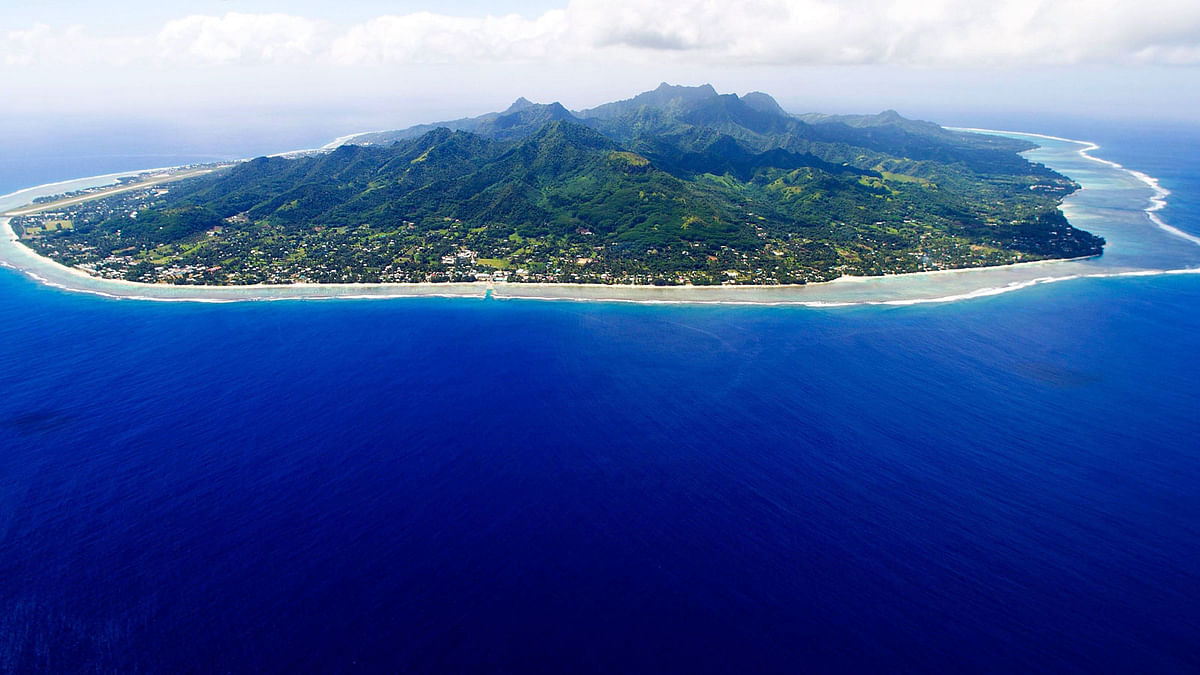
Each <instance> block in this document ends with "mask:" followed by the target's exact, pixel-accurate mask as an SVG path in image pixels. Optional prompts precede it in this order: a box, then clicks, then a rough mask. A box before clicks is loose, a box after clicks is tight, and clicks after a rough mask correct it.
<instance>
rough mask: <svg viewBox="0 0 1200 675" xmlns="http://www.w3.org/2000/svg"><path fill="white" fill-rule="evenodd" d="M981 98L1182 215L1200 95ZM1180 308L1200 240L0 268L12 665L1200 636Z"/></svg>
mask: <svg viewBox="0 0 1200 675" xmlns="http://www.w3.org/2000/svg"><path fill="white" fill-rule="evenodd" d="M989 125H990V126H1001V125H999V124H996V123H995V122H993V121H989ZM1002 128H1004V127H1002ZM1007 128H1015V129H1020V130H1026V131H1036V132H1041V133H1048V134H1054V135H1061V136H1066V137H1070V138H1083V139H1087V140H1091V141H1095V142H1097V143H1099V144H1100V145H1101V149H1100V150H1097V151H1095V153H1094V154H1095V155H1096V156H1099V157H1103V158H1105V159H1109V160H1115V161H1117V162H1120V163H1121V164H1123V165H1125V166H1126V167H1129V168H1132V169H1136V170H1140V171H1143V172H1145V173H1146V174H1148V175H1150V176H1153V177H1155V178H1157V179H1158V180H1159V181H1160V183H1161V185H1162V186H1163V187H1164V188H1166V189H1168V190H1170V192H1171V194H1170V196H1169V197H1167V200H1168V201H1167V206H1166V207H1165V208H1164V209H1162V210H1161V211H1159V212H1158V213H1159V215H1160V216H1161V217H1162V218H1163V219H1164V220H1165V221H1166V222H1168V223H1170V224H1171V225H1172V226H1174V227H1177V228H1179V229H1180V230H1182V231H1184V232H1190V233H1192V234H1200V128H1172V129H1165V128H1146V127H1144V126H1137V127H1134V126H1131V125H1126V126H1123V125H1120V124H1115V123H1096V122H1085V121H1080V122H1077V123H1070V122H1064V121H1062V120H1059V121H1057V122H1056V123H1055V125H1053V126H1052V127H1051V128H1039V127H1038V126H1037V125H1036V120H1021V121H1015V122H1014V124H1013V125H1008V127H1007ZM107 135H108V134H107V133H106V136H107ZM127 138H128V140H129V142H128V143H127V144H125V145H123V146H122V147H121V148H120V153H117V151H116V150H115V149H114V151H113V152H112V155H111V156H107V158H106V155H104V154H103V153H99V154H98V155H97V156H94V157H91V158H90V159H88V160H87V162H88V163H87V165H86V168H82V167H81V166H80V165H78V164H76V163H75V162H73V161H72V160H71V158H70V157H69V156H66V155H62V156H53V153H47V154H46V155H37V154H36V151H37V148H36V147H31V146H30V144H29V143H27V142H25V144H24V145H21V146H20V148H22V149H21V150H20V151H19V152H18V151H15V150H14V147H16V146H13V147H4V144H5V143H15V141H0V163H2V165H0V194H3V193H7V192H11V191H13V190H16V189H19V188H22V187H27V186H30V185H34V184H38V183H42V182H47V181H52V180H65V179H69V178H75V177H80V176H84V175H91V174H98V173H104V172H107V171H120V170H128V169H131V168H137V166H138V165H130V163H131V162H133V161H135V160H131V159H130V156H137V160H139V161H140V160H141V159H144V158H145V157H148V156H161V155H171V154H172V148H171V145H170V138H169V137H167V136H163V137H161V138H160V137H157V136H145V135H137V134H135V133H134V131H133V130H130V131H129V136H128V137H127ZM79 143H80V145H85V146H86V145H87V143H86V139H83V140H80V141H79ZM116 146H117V144H113V147H114V148H116ZM88 147H92V146H88ZM95 147H104V146H103V144H100V143H97V145H96V146H95ZM247 149H249V150H251V152H250V153H247V154H252V153H253V152H256V151H258V150H257V149H256V148H249V147H247ZM277 149H279V150H285V149H287V148H286V147H282V148H277ZM235 151H236V148H234V149H232V150H230V151H229V154H230V155H231V156H238V153H236V152H235ZM118 154H119V155H120V156H117V155H118ZM197 154H199V153H198V152H197ZM175 156H177V155H175ZM54 157H57V158H54ZM24 163H27V165H28V166H37V167H40V168H38V169H37V174H36V176H34V175H32V174H30V175H26V174H24V173H23V172H22V168H21V167H22V166H25V165H26V164H24ZM171 163H176V162H173V161H171V162H163V163H162V164H171ZM149 164H150V165H157V164H160V163H157V162H150V163H149ZM145 165H146V162H141V164H140V166H145ZM1146 192H1148V191H1146ZM1110 194H1111V195H1118V193H1116V192H1114V193H1110ZM1121 194H1123V193H1121ZM1111 198H1112V199H1116V197H1111ZM1131 198H1134V199H1135V201H1136V200H1142V201H1144V200H1145V194H1142V195H1135V196H1133V197H1131ZM1142 207H1143V204H1142V203H1141V202H1137V203H1133V204H1129V205H1124V206H1122V207H1121V208H1122V209H1124V210H1125V211H1134V212H1136V211H1139V210H1140V209H1141V208H1142ZM1113 208H1116V206H1114V207H1113ZM1150 231H1151V230H1149V229H1148V230H1147V232H1150ZM1148 236H1149V235H1148ZM1175 240H1176V241H1175V242H1174V244H1175V245H1178V246H1179V247H1187V246H1194V244H1191V243H1189V242H1188V241H1186V240H1184V239H1182V238H1180V237H1175ZM1163 246H1169V244H1163ZM1198 248H1200V247H1198ZM1121 250H1125V251H1128V250H1129V249H1128V248H1125V249H1121V248H1120V247H1118V251H1117V253H1120V251H1121ZM1180 250H1181V251H1184V250H1186V249H1185V248H1181V249H1180ZM1117 253H1114V255H1117ZM1158 253H1161V251H1159V252H1156V253H1155V255H1158ZM1164 255H1165V254H1164ZM1198 310H1200V276H1198V275H1193V274H1185V275H1162V276H1145V277H1116V278H1080V279H1073V280H1069V281H1063V282H1060V283H1052V284H1040V285H1034V286H1031V287H1028V288H1022V289H1021V290H1018V291H1014V292H1009V293H1004V294H1001V295H993V296H988V297H977V298H973V299H969V300H964V301H960V302H948V303H940V304H921V305H911V306H855V307H837V308H807V307H764V306H759V307H753V306H687V305H637V304H627V303H578V302H543V301H535V300H497V299H493V298H488V299H479V298H459V299H442V298H401V299H390V300H380V299H372V300H347V299H338V300H323V301H316V300H314V301H293V302H240V303H230V304H201V303H190V302H184V303H163V302H148V301H137V300H117V299H111V298H105V297H98V296H95V295H88V294H80V293H72V292H67V291H64V290H60V289H56V288H52V287H49V286H46V285H43V284H40V283H38V282H36V281H35V280H33V279H31V278H30V277H29V276H27V275H25V274H22V273H19V272H17V271H14V270H9V269H0V672H4V673H9V672H14V673H24V672H37V673H43V672H45V673H187V672H194V673H262V672H289V673H291V672H397V671H404V672H429V671H452V672H454V671H464V670H483V671H491V672H531V671H541V672H689V673H696V672H764V673H766V672H779V673H794V672H805V671H887V672H894V671H916V672H929V671H973V672H989V671H990V672H1014V671H1016V672H1025V671H1031V670H1032V671H1055V672H1122V671H1124V672H1130V671H1137V672H1179V673H1188V672H1197V670H1200V641H1198V639H1197V636H1198V635H1200V487H1198V486H1200V393H1198V390H1197V387H1198V386H1200V311H1198Z"/></svg>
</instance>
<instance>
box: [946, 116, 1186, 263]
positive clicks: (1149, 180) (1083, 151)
mask: <svg viewBox="0 0 1200 675" xmlns="http://www.w3.org/2000/svg"><path fill="white" fill-rule="evenodd" d="M947 128H948V129H953V130H955V131H972V132H976V133H987V134H1012V135H1016V136H1032V137H1033V138H1045V139H1047V140H1051V141H1061V142H1064V143H1076V144H1078V145H1082V146H1084V147H1082V148H1080V150H1079V156H1080V157H1083V158H1084V159H1090V160H1091V161H1093V162H1099V163H1101V164H1104V165H1105V166H1108V167H1111V168H1113V169H1117V170H1119V171H1124V172H1125V173H1127V174H1129V175H1131V176H1133V177H1134V178H1136V179H1138V180H1139V181H1141V182H1143V183H1145V184H1146V185H1147V186H1149V187H1150V189H1151V190H1153V191H1154V194H1153V195H1152V196H1151V197H1150V206H1147V207H1146V208H1145V209H1143V210H1144V211H1145V212H1146V217H1147V218H1149V219H1150V222H1152V223H1154V224H1155V225H1157V226H1158V227H1159V229H1161V230H1163V231H1164V232H1168V233H1170V234H1173V235H1175V236H1176V237H1179V238H1180V239H1186V240H1187V241H1190V242H1192V243H1193V244H1196V245H1197V246H1200V237H1198V236H1196V235H1194V234H1190V233H1188V232H1184V231H1183V230H1181V229H1179V228H1177V227H1175V226H1174V225H1171V224H1170V223H1168V222H1166V221H1165V220H1163V219H1162V217H1161V216H1159V215H1158V213H1157V212H1158V211H1161V210H1162V209H1164V208H1166V206H1167V197H1168V196H1169V195H1170V194H1171V191H1170V190H1168V189H1166V188H1165V187H1163V186H1162V184H1160V183H1159V181H1158V179H1157V178H1155V177H1154V176H1151V175H1149V174H1147V173H1145V172H1144V171H1138V170H1137V169H1130V168H1128V167H1126V166H1124V165H1122V164H1120V163H1118V162H1114V161H1112V160H1111V159H1104V158H1103V157H1096V156H1094V155H1092V154H1090V153H1092V152H1094V151H1096V150H1099V149H1100V144H1099V143H1094V142H1092V141H1081V140H1078V139H1075V138H1063V137H1062V136H1051V135H1049V134H1036V133H1033V132H1029V131H1004V130H1000V129H981V128H977V127H947Z"/></svg>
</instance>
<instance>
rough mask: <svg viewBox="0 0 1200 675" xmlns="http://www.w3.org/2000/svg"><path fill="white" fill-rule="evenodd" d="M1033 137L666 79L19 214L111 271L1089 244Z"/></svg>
mask: <svg viewBox="0 0 1200 675" xmlns="http://www.w3.org/2000/svg"><path fill="white" fill-rule="evenodd" d="M1033 147H1034V146H1033V145H1032V144H1030V143H1028V142H1026V141H1023V140H1017V139H1012V138H1004V137H998V136H990V135H983V134H972V133H966V132H958V131H952V130H947V129H944V128H942V127H940V126H938V125H936V124H933V123H929V122H918V121H913V120H909V119H905V118H903V117H901V116H900V115H899V114H897V113H895V112H892V111H888V112H884V113H881V114H879V115H865V116H830V115H816V114H807V115H793V114H789V113H787V112H785V111H784V110H783V109H782V108H781V107H780V106H779V105H778V103H776V102H775V100H774V99H773V98H771V97H770V96H768V95H766V94H762V93H751V94H747V95H744V96H737V95H733V94H726V95H721V94H718V93H717V92H716V91H715V90H714V89H713V88H712V87H711V86H707V85H705V86H701V87H677V86H670V85H667V84H663V85H662V86H660V87H659V88H658V89H655V90H654V91H650V92H646V93H643V94H640V95H638V96H635V97H634V98H632V99H628V100H624V101H618V102H615V103H609V104H605V105H602V106H599V107H596V108H592V109H589V110H582V111H574V112H572V111H569V110H567V109H566V108H564V107H563V106H561V105H559V104H557V103H552V104H535V103H531V102H529V101H527V100H525V99H518V100H517V101H516V102H515V103H514V104H513V105H512V106H511V107H509V108H508V109H507V110H505V111H503V112H499V113H491V114H487V115H483V116H480V117H475V118H467V119H460V120H453V121H448V122H442V123H437V124H430V125H421V126H417V127H412V128H409V129H404V130H398V131H390V132H378V133H370V134H360V135H357V136H353V137H349V138H346V139H340V141H339V143H335V144H332V145H331V147H327V148H324V149H322V150H320V151H312V152H307V153H295V154H292V155H289V156H280V157H269V158H268V157H260V158H258V159H254V160H250V161H245V162H237V163H231V164H227V165H213V166H207V167H188V168H187V169H186V170H176V171H175V172H173V173H172V174H170V175H166V176H160V177H158V178H157V179H156V178H155V177H154V176H147V177H146V178H145V179H143V180H141V181H134V182H131V184H130V185H127V186H121V187H119V188H118V189H113V190H109V191H107V192H103V193H99V194H93V195H88V194H84V195H64V196H60V197H58V198H55V199H52V200H48V201H47V202H45V203H42V204H36V205H34V206H33V207H29V208H27V209H21V210H18V211H16V212H12V213H10V214H9V215H12V216H13V217H12V221H11V224H12V226H13V228H14V230H15V231H16V233H17V234H18V235H19V236H20V237H21V240H22V241H23V243H25V244H26V245H28V246H29V247H30V248H32V249H33V250H34V251H36V252H38V253H40V254H42V255H44V256H47V257H50V258H52V259H54V260H56V261H58V262H60V263H63V264H65V265H68V266H71V267H74V268H77V269H80V270H83V271H85V272H87V273H89V274H92V275H94V276H98V277H105V278H118V279H125V280H130V281H139V282H147V283H172V284H202V285H247V284H262V283H267V284H287V283H384V282H403V283H419V282H463V281H490V282H499V281H505V282H510V283H518V282H524V283H538V282H550V283H584V284H588V283H590V284H642V285H645V284H653V285H714V284H739V285H741V284H753V285H777V284H803V283H808V282H818V281H828V280H831V279H835V278H838V277H841V276H874V275H882V274H899V273H906V272H920V271H930V270H941V269H956V268H967V267H982V266H992V265H1007V264H1012V263H1017V262H1029V261H1037V260H1053V259H1063V258H1079V257H1084V256H1093V255H1098V254H1100V253H1101V252H1102V250H1103V246H1104V243H1105V242H1104V240H1103V239H1102V238H1100V237H1097V236H1094V235H1092V234H1089V233H1087V232H1084V231H1082V230H1079V229H1077V228H1075V227H1073V226H1072V225H1071V224H1070V223H1069V222H1067V219H1066V218H1065V217H1064V215H1063V214H1062V211H1061V210H1060V208H1059V207H1060V204H1061V202H1062V199H1063V198H1064V197H1065V196H1067V195H1069V194H1070V193H1071V192H1073V191H1074V190H1076V189H1078V185H1076V184H1075V183H1074V182H1073V181H1072V180H1070V179H1069V178H1067V177H1065V176H1063V175H1061V174H1058V173H1056V172H1054V171H1053V170H1051V169H1049V168H1047V167H1045V166H1043V165H1041V164H1037V163H1032V162H1029V161H1027V160H1026V159H1025V158H1024V157H1022V156H1021V155H1020V153H1021V152H1023V151H1025V150H1029V149H1031V148H1033Z"/></svg>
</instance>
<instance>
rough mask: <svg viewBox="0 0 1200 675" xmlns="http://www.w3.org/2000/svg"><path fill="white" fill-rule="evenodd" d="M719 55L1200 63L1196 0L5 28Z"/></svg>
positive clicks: (224, 47)
mask: <svg viewBox="0 0 1200 675" xmlns="http://www.w3.org/2000/svg"><path fill="white" fill-rule="evenodd" d="M606 60H614V61H621V62H625V63H662V62H663V61H664V60H669V61H675V62H687V63H699V64H720V65H742V64H744V65H841V64H847V65H879V64H886V65H908V66H932V67H943V66H950V67H978V66H1000V67H1004V66H1030V65H1073V64H1116V65H1138V64H1158V65H1162V64H1168V65H1198V64H1200V3H1197V2H1195V1H1194V0H1187V1H1175V0H1160V1H1157V2H1153V1H1147V2H1140V3H1132V2H1128V0H1120V1H1119V0H1086V1H1084V0H981V1H978V2H965V3H964V2H960V1H957V0H859V2H855V3H847V2H840V1H837V0H742V1H740V2H739V1H735V0H728V1H725V2H720V1H717V0H572V1H571V2H570V3H569V4H568V5H566V6H565V7H564V8H562V9H554V10H550V11H547V12H545V13H543V14H541V15H540V16H536V17H532V18H530V17H523V16H519V15H515V14H514V15H506V16H484V17H460V16H450V15H446V14H438V13H432V12H418V13H412V14H405V15H390V16H380V17H376V18H373V19H370V20H368V21H365V22H362V23H358V24H355V25H349V26H344V25H336V24H334V23H331V22H329V21H325V20H322V19H316V18H310V17H304V16H295V15H289V14H277V13H276V14H247V13H237V12H231V13H228V14H225V15H222V16H205V15H192V16H185V17H181V18H178V19H174V20H171V21H168V22H166V23H165V24H163V25H162V26H161V27H159V28H158V29H157V30H156V31H153V32H150V33H148V34H136V35H134V34H130V35H121V34H117V35H114V34H111V33H104V32H101V31H99V30H97V29H94V28H90V27H87V26H80V25H74V26H64V27H52V26H48V25H44V24H38V25H34V26H30V27H28V28H24V29H20V30H13V31H9V32H7V33H4V34H0V63H2V64H3V65H4V66H5V67H8V68H21V67H32V66H51V65H56V64H67V65H73V64H83V63H92V64H101V65H111V66H125V65H162V66H180V65H183V66H255V65H264V64H265V65H281V64H288V65H306V64H312V65H323V66H345V67H360V66H370V65H384V66H386V65H405V64H425V63H457V64H462V63H481V62H489V63H496V62H514V63H517V62H563V63H571V62H586V63H602V62H605V61H606Z"/></svg>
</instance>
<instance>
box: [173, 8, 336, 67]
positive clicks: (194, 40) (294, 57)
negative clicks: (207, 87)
mask: <svg viewBox="0 0 1200 675" xmlns="http://www.w3.org/2000/svg"><path fill="white" fill-rule="evenodd" d="M326 32H327V31H326V29H325V27H324V26H323V25H322V24H321V23H320V22H318V21H314V20H312V19H306V18H304V17H298V16H290V15H287V14H240V13H237V12H230V13H229V14H226V15H225V16H222V17H215V16H188V17H185V18H183V19H176V20H173V21H169V22H167V24H166V25H165V26H163V28H162V30H161V31H159V33H158V35H157V45H158V51H159V56H160V58H162V59H164V60H166V61H168V62H185V63H200V64H217V65H223V64H251V65H252V64H258V63H273V64H278V63H303V62H306V61H311V60H312V59H314V58H319V57H320V56H321V55H322V54H323V52H324V51H325V50H326V49H327V45H328V38H327V36H326Z"/></svg>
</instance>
